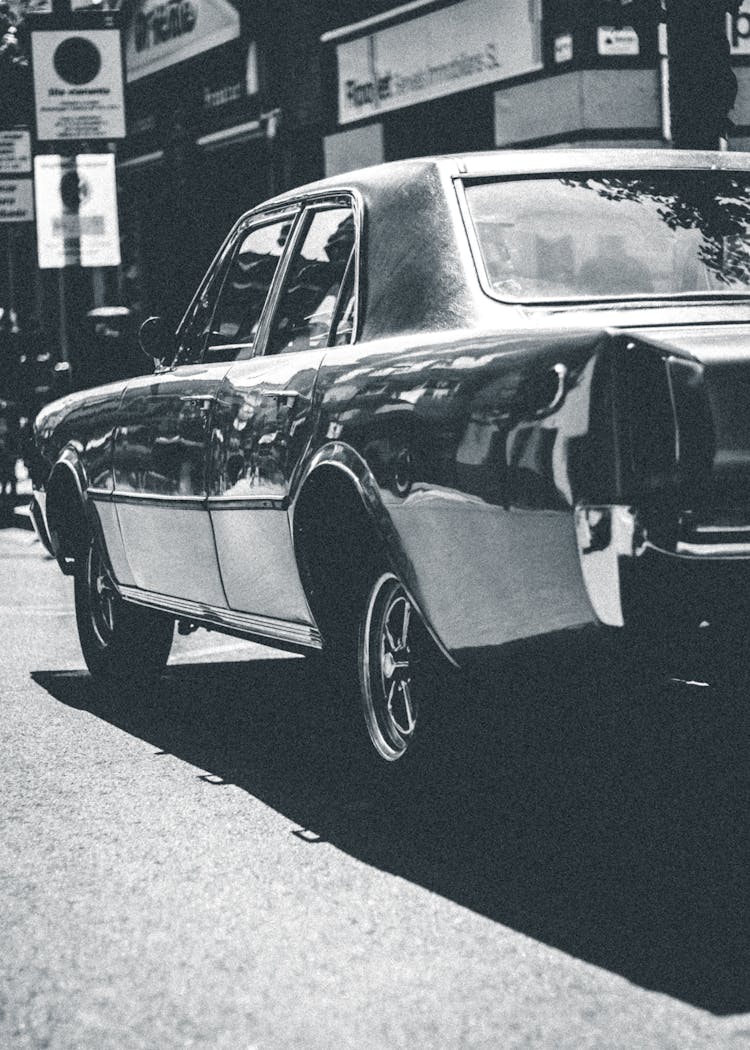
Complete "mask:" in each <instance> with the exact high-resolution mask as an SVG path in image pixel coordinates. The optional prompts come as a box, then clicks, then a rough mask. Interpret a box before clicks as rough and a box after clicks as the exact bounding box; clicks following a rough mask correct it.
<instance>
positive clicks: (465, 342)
mask: <svg viewBox="0 0 750 1050" xmlns="http://www.w3.org/2000/svg"><path fill="white" fill-rule="evenodd" d="M748 183H750V155H745V154H728V153H680V152H666V151H665V152H661V151H659V152H657V151H630V150H614V151H586V152H575V151H570V152H568V151H553V152H548V151H529V152H494V153H489V154H474V155H465V156H453V157H438V158H423V159H418V160H410V161H403V162H398V163H393V164H386V165H380V166H377V167H373V168H370V169H365V170H362V171H359V172H352V173H347V174H344V175H340V176H337V177H334V178H329V179H327V180H324V181H322V182H319V183H315V184H312V185H310V186H306V187H302V188H300V189H298V190H294V191H290V192H288V193H286V194H284V195H281V196H279V197H277V198H275V199H274V200H272V201H270V202H268V203H267V204H264V205H262V206H260V207H258V208H256V209H254V210H253V211H251V212H249V213H247V214H246V215H245V216H243V217H242V218H241V219H240V220H239V222H238V223H237V224H236V225H235V227H234V229H233V230H232V231H231V233H230V235H229V236H228V238H227V240H226V241H225V243H224V245H223V246H222V248H221V249H220V251H219V253H218V255H217V257H216V259H215V260H214V262H213V264H212V266H211V268H210V269H209V271H208V273H207V275H206V277H205V279H204V281H203V282H202V284H201V286H200V287H199V289H198V291H197V293H196V296H195V298H194V300H193V302H192V303H191V305H190V307H189V308H188V310H187V312H186V314H185V317H184V319H183V321H182V322H181V325H180V327H179V329H178V331H177V334H176V336H175V335H173V333H170V332H167V331H166V329H165V326H164V325H163V324H161V323H160V322H159V321H158V320H152V321H147V322H146V323H145V326H144V329H143V331H142V342H143V344H144V347H147V348H149V349H150V351H151V352H152V354H153V356H154V357H155V359H156V362H157V367H156V371H155V374H153V375H148V376H141V377H137V378H135V379H131V380H129V381H126V382H121V383H117V384H111V385H108V386H104V387H100V388H97V389H94V390H89V391H86V392H84V393H79V394H74V395H71V396H69V397H66V398H64V399H62V400H59V401H57V402H55V403H53V404H51V405H49V406H48V407H47V408H45V409H44V410H43V411H42V412H41V413H40V415H39V417H38V418H37V421H36V428H35V430H36V443H37V449H38V452H39V455H40V456H41V458H42V460H43V461H44V463H45V464H46V467H47V471H48V475H47V480H46V482H45V484H44V485H43V486H40V487H38V489H37V490H36V492H35V495H34V504H33V517H34V520H35V523H36V525H37V528H38V531H39V533H40V536H41V537H42V539H43V541H44V542H45V544H46V545H47V546H48V547H49V549H50V551H51V552H52V553H53V554H54V555H55V556H56V557H57V559H58V561H59V563H60V565H61V567H62V568H63V570H64V571H66V572H74V573H76V580H77V602H78V606H79V610H78V611H79V629H81V630H82V632H83V636H82V642H83V644H84V653H85V654H86V656H87V660H88V662H89V666H90V667H92V670H93V671H95V673H101V674H103V675H106V674H108V673H113V672H114V673H117V672H118V668H121V666H122V664H121V663H118V659H120V658H119V657H118V658H117V659H115V658H114V657H112V656H111V655H110V656H107V647H108V645H110V643H111V641H112V638H113V637H115V636H116V638H118V639H120V640H119V641H118V642H117V646H116V647H115V648H116V649H117V651H118V652H119V651H120V648H122V652H123V653H127V654H128V658H131V657H132V652H133V645H134V644H135V643H133V638H136V640H137V644H136V645H135V648H136V649H138V648H139V646H140V647H143V646H147V645H148V644H149V643H148V641H147V639H148V636H149V632H150V631H151V630H152V628H153V625H154V623H157V622H158V623H162V624H163V623H164V622H168V623H169V625H170V627H171V624H172V622H173V620H174V619H180V620H182V621H185V622H186V623H187V622H189V623H191V624H198V625H202V626H209V627H212V628H214V629H218V630H224V631H228V632H230V633H236V634H240V635H242V636H246V637H249V638H254V639H259V640H261V641H264V642H268V643H269V644H272V645H280V646H287V647H290V648H292V649H296V650H298V651H302V652H306V651H314V650H318V649H323V650H324V651H330V652H331V653H332V654H333V655H334V656H335V657H336V660H337V661H338V662H339V663H340V664H341V665H342V666H343V667H344V668H346V671H345V677H346V675H348V676H349V679H350V681H351V683H352V687H353V692H354V693H355V694H357V695H358V696H359V701H360V704H361V705H362V708H363V710H364V715H365V717H364V724H365V727H366V729H367V738H368V739H369V741H370V742H371V743H372V744H373V745H374V750H375V752H377V754H378V755H379V756H380V757H381V758H385V759H389V760H393V759H396V758H399V757H401V756H402V755H403V754H405V753H406V752H407V751H408V750H409V747H410V744H411V742H412V740H413V738H414V734H415V727H416V723H417V707H418V699H419V697H418V694H419V692H420V688H419V687H418V684H417V677H418V676H417V673H416V670H415V668H416V667H417V666H418V665H419V666H420V667H421V666H423V662H422V663H419V661H417V658H416V656H415V653H416V651H417V650H418V649H419V651H420V652H425V651H427V650H431V651H433V652H439V653H441V654H442V656H443V657H444V658H446V659H447V660H449V661H450V662H452V663H454V664H456V665H459V666H460V665H462V664H463V663H465V662H466V661H467V660H468V659H470V658H472V657H474V656H477V655H478V656H480V658H481V656H482V654H483V653H486V652H488V651H490V650H494V649H496V648H497V647H500V646H503V645H505V644H506V643H509V642H513V641H516V640H519V639H523V638H529V637H534V636H541V635H546V634H551V633H553V632H557V631H561V630H566V629H571V628H578V627H580V626H583V625H588V624H594V623H599V624H604V625H607V626H610V627H614V628H627V627H629V626H632V627H634V628H635V627H640V628H644V627H645V628H646V630H644V631H643V635H644V637H648V634H649V631H651V632H652V636H653V631H658V630H660V629H661V627H662V626H663V625H664V624H665V623H666V622H669V623H673V624H678V625H679V630H680V631H691V630H693V629H697V627H698V626H699V625H700V624H705V623H706V622H713V621H714V620H715V621H716V622H719V621H721V620H722V619H726V620H727V621H731V620H732V618H733V617H736V616H738V615H740V612H739V610H740V608H741V606H742V602H743V601H744V598H745V595H746V594H747V593H748V586H747V584H748V579H747V577H748V571H749V570H750V496H749V495H748V492H749V491H750V490H749V486H748V482H750V414H749V413H748V410H747V406H748V403H749V402H748V398H747V395H748V394H750V312H749V308H750V271H748V268H747V266H746V262H747V261H748V260H750V253H749V251H748V247H747V242H748V239H749V238H750V235H746V234H747V229H748V225H747V224H748V221H750V192H748ZM92 552H93V553H92ZM86 566H88V568H86ZM79 592H80V593H79ZM97 596H99V599H101V600H100V608H98V610H97V607H96V606H97V600H98V598H97ZM102 602H103V605H102V604H101V603H102ZM123 609H124V610H125V611H126V612H127V615H128V617H130V619H128V618H127V617H126V621H127V626H126V627H125V628H122V629H121V628H119V627H118V622H117V617H118V616H120V615H122V610H123ZM118 610H119V612H118ZM137 610H141V612H142V614H143V615H142V617H141V619H140V620H139V619H138V614H137ZM92 617H93V620H92ZM97 617H98V621H97ZM144 617H145V619H143V618H144ZM148 617H151V619H148ZM87 619H88V621H90V622H89V626H88V627H87V624H86V622H87ZM82 621H83V625H82ZM91 622H93V624H94V630H93V634H92V633H91ZM97 622H98V627H97ZM113 623H114V627H112V624H113ZM165 630H166V629H165ZM87 631H88V635H87ZM112 631H114V635H113V634H112ZM86 638H88V642H87V641H86ZM92 639H93V641H92ZM92 646H93V649H92ZM165 647H167V642H166V641H165V640H164V641H163V644H162V646H161V648H165ZM110 648H111V645H110ZM164 659H166V657H165V656H164ZM162 662H163V660H162V655H159V657H158V659H157V658H155V660H154V667H158V665H159V664H160V663H162ZM423 692H424V691H423ZM423 698H425V697H424V695H423ZM423 707H424V705H423ZM368 746H369V745H368Z"/></svg>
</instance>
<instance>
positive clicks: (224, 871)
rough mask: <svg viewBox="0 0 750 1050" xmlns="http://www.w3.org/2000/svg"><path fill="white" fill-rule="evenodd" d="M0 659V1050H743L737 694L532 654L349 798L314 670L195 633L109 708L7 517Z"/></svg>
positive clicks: (62, 593)
mask: <svg viewBox="0 0 750 1050" xmlns="http://www.w3.org/2000/svg"><path fill="white" fill-rule="evenodd" d="M0 646H1V648H0V703H1V704H2V734H1V740H2V744H1V753H0V758H1V761H2V766H1V768H2V776H3V800H2V810H1V811H0V879H1V880H2V897H1V898H0V900H1V901H2V913H1V914H2V919H1V920H0V921H1V924H2V925H1V927H0V929H1V932H2V939H1V941H0V943H2V948H3V950H2V953H1V954H0V1046H1V1047H3V1048H7V1050H26V1048H42V1047H44V1048H49V1050H73V1048H75V1050H136V1048H137V1050H141V1048H143V1050H152V1048H158V1050H172V1048H175V1050H177V1048H185V1047H198V1048H203V1047H205V1048H207V1050H209V1048H210V1050H291V1048H300V1050H303V1048H304V1050H331V1048H336V1050H348V1048H351V1050H368V1048H372V1050H397V1048H404V1050H427V1048H434V1050H447V1048H454V1047H455V1048H457V1050H472V1048H487V1050H490V1048H492V1050H497V1048H502V1050H510V1048H516V1047H518V1048H520V1047H524V1048H526V1047H545V1048H547V1047H548V1048H550V1050H564V1048H571V1050H573V1048H575V1050H581V1048H589V1047H591V1048H593V1047H596V1048H606V1050H617V1048H623V1050H633V1048H641V1047H660V1048H662V1047H663V1048H674V1050H689V1048H694V1047H696V1048H697V1047H701V1048H706V1050H717V1048H732V1050H740V1048H746V1047H748V1046H750V950H749V945H750V938H749V937H748V931H749V928H750V924H749V923H748V918H749V916H750V892H748V890H749V886H748V870H749V867H748V842H749V841H750V839H749V837H748V812H750V806H748V802H749V801H750V792H749V791H748V770H749V769H750V763H748V710H747V707H746V706H745V705H744V704H743V703H742V702H741V699H738V698H737V697H735V696H729V695H724V694H723V693H722V692H721V691H720V690H717V689H714V688H712V687H711V686H705V685H688V684H685V683H680V682H675V681H672V682H665V683H663V684H660V685H659V686H658V687H657V686H654V685H653V683H649V682H648V680H646V681H645V683H642V684H640V685H632V684H631V685H629V684H627V682H626V681H625V680H624V679H623V678H622V676H621V675H620V676H619V677H618V675H617V674H615V672H614V671H613V669H612V667H611V666H609V665H608V663H607V661H606V659H603V658H602V657H601V654H598V651H597V652H596V653H595V652H594V650H593V649H592V642H591V639H585V638H581V639H576V638H574V639H572V640H567V641H563V642H559V641H557V642H549V643H545V644H540V645H536V646H531V647H526V648H525V649H523V648H522V649H520V650H518V651H517V652H515V653H513V654H509V655H507V656H506V658H505V659H504V661H503V662H501V663H499V664H498V665H497V667H495V668H494V669H492V670H488V671H487V673H486V675H485V678H484V680H483V681H482V682H472V683H470V684H469V685H467V686H465V687H463V688H461V689H458V688H456V689H454V690H452V691H451V697H450V705H449V709H448V718H447V719H446V721H447V723H448V724H449V725H451V726H452V728H453V731H452V733H451V734H450V735H449V736H448V737H447V739H446V740H445V743H444V750H443V752H442V757H441V758H440V760H434V761H433V763H432V764H431V766H430V768H429V769H427V770H426V771H423V772H420V773H418V774H417V773H415V774H413V775H412V776H410V777H409V776H407V777H406V778H402V779H401V781H400V782H399V784H398V785H397V786H396V787H388V786H385V787H383V786H380V785H378V784H373V783H372V782H368V781H367V780H366V779H364V778H363V779H362V780H361V782H360V781H358V778H357V770H356V766H355V767H352V766H351V764H350V763H347V762H345V761H344V758H345V756H342V755H340V754H339V749H338V748H337V747H336V745H335V743H333V742H331V741H328V746H326V742H327V738H326V732H327V731H324V729H323V728H322V725H323V723H321V720H320V719H319V718H318V712H319V710H320V705H321V704H322V703H325V700H326V698H327V696H328V692H327V686H326V684H325V680H324V678H323V677H322V676H321V674H320V672H319V670H318V669H317V667H316V665H315V663H314V662H309V661H307V660H303V659H300V658H295V657H288V656H285V655H284V654H281V653H277V652H275V651H273V650H270V649H265V648H262V647H259V646H254V645H250V644H248V643H244V642H241V641H237V640H235V639H231V638H227V637H222V636H220V635H215V634H208V633H206V632H203V631H199V632H198V633H196V634H195V635H191V636H190V637H189V638H179V639H178V640H177V642H176V645H175V650H174V653H173V656H172V658H171V661H170V666H169V668H168V672H167V674H166V676H165V679H164V682H163V686H162V688H161V689H160V690H159V692H158V695H141V696H139V697H138V698H137V699H136V700H133V699H127V698H126V696H125V695H123V696H120V695H117V694H115V693H113V694H110V695H102V694H100V693H99V692H97V690H96V689H95V688H94V687H93V686H92V683H91V681H90V679H89V677H88V675H87V673H86V672H85V670H84V668H83V663H82V659H81V656H80V652H79V650H78V646H77V640H76V634H75V626H74V619H73V615H72V583H71V581H70V580H69V579H66V578H64V577H62V576H61V575H60V573H59V572H58V570H57V568H56V566H55V565H54V563H53V562H51V561H50V560H49V559H47V558H45V557H44V556H43V554H42V551H41V548H40V546H39V544H38V543H36V542H35V540H34V539H33V537H32V535H31V533H29V532H25V531H23V530H21V529H17V528H9V529H6V530H4V531H1V532H0ZM329 731H330V730H328V732H329ZM342 767H343V768H342Z"/></svg>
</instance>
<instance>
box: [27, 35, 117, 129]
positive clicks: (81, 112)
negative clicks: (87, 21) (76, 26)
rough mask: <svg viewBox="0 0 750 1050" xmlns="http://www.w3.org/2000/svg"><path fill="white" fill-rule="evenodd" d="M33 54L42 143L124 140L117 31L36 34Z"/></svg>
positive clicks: (33, 37) (37, 109) (37, 111)
mask: <svg viewBox="0 0 750 1050" xmlns="http://www.w3.org/2000/svg"><path fill="white" fill-rule="evenodd" d="M31 55H32V60H33V64H34V101H35V110H36V124H37V138H38V139H40V140H41V141H42V142H53V141H60V140H69V139H121V138H124V137H125V105H124V92H123V86H122V54H121V51H120V31H119V30H118V29H92V30H75V31H72V30H65V31H62V30H60V31H58V30H49V29H45V30H37V31H35V32H33V33H32V34H31Z"/></svg>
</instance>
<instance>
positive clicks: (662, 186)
mask: <svg viewBox="0 0 750 1050" xmlns="http://www.w3.org/2000/svg"><path fill="white" fill-rule="evenodd" d="M560 181H561V182H562V184H563V185H565V186H570V187H572V188H578V189H588V190H593V191H594V192H595V193H596V194H597V195H598V196H599V197H601V198H602V199H604V200H607V201H611V202H613V203H618V202H621V201H630V202H633V203H637V204H641V205H644V206H652V207H653V208H655V211H656V214H657V215H658V216H659V218H660V220H661V221H662V222H663V223H664V224H665V225H666V226H667V227H668V228H669V229H670V230H672V231H673V232H675V231H677V230H697V231H700V234H701V241H700V242H699V244H698V246H697V255H696V257H697V259H698V261H699V262H700V263H701V264H702V265H703V266H704V267H706V269H707V270H709V271H710V272H711V274H712V275H713V278H714V279H715V280H716V281H717V282H719V283H720V284H723V285H726V286H729V287H733V288H734V287H736V286H738V285H740V286H750V244H749V243H748V242H749V236H750V234H749V231H750V199H749V198H748V187H747V184H746V180H745V179H744V178H740V177H738V176H736V175H729V174H725V173H722V172H691V173H688V174H685V173H677V172H674V173H673V172H669V173H666V174H661V175H658V176H657V175H640V174H639V175H598V176H590V175H588V176H583V177H580V178H578V177H575V178H564V179H561V180H560Z"/></svg>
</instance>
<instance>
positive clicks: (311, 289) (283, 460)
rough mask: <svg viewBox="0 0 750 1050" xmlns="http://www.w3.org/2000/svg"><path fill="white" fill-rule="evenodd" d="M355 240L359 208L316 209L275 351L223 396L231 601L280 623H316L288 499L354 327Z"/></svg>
mask: <svg viewBox="0 0 750 1050" xmlns="http://www.w3.org/2000/svg"><path fill="white" fill-rule="evenodd" d="M354 239H355V231H354V218H353V213H352V209H351V206H350V205H348V204H347V205H342V204H341V203H338V204H333V205H328V206H326V205H319V206H316V207H314V208H309V209H308V210H307V212H306V213H305V214H304V216H303V217H302V220H301V222H300V225H299V228H298V231H297V234H296V237H295V244H294V245H293V247H292V254H291V258H290V262H289V265H288V267H287V269H286V273H285V274H284V276H283V284H282V287H281V289H280V293H279V296H278V305H277V306H276V308H275V310H274V312H273V316H272V317H271V319H270V321H269V322H268V327H267V331H266V332H265V333H262V334H261V339H262V340H264V345H265V348H266V353H265V355H264V356H259V357H254V358H252V359H251V360H238V361H237V362H236V363H235V364H234V365H232V367H231V368H230V369H229V371H228V372H227V374H226V376H225V378H224V381H223V382H222V384H221V387H220V390H219V394H218V398H217V404H216V411H215V415H214V431H213V442H212V456H211V464H210V471H209V474H210V477H209V500H208V502H209V509H210V513H211V520H212V523H213V528H214V534H215V538H216V549H217V552H218V557H219V565H220V569H221V574H222V578H223V580H224V587H225V590H226V596H227V600H228V603H229V607H230V608H232V609H236V610H239V611H243V612H248V613H252V614H254V615H257V616H261V617H265V618H267V619H268V620H270V621H278V620H282V621H287V622H292V623H296V624H300V625H311V624H312V616H311V614H310V610H309V608H308V606H307V602H306V599H305V595H304V592H303V589H302V585H301V582H300V580H299V575H298V572H297V566H296V560H295V557H294V549H293V544H292V534H291V528H290V522H289V517H288V499H289V492H290V482H291V479H292V476H293V474H294V471H295V468H296V467H297V465H298V463H299V461H300V459H301V457H302V456H303V454H304V451H305V449H306V447H307V445H308V442H309V440H310V436H311V434H312V431H313V425H314V420H313V413H314V390H315V384H316V380H317V374H318V368H319V366H320V362H321V360H322V359H323V356H324V354H325V352H326V347H327V346H328V345H329V343H331V342H334V341H335V340H336V335H335V333H336V331H337V330H338V327H342V330H343V326H344V323H345V322H344V321H342V322H341V324H340V325H337V324H336V320H337V319H338V318H340V317H343V314H344V312H345V307H346V305H347V304H348V301H349V292H348V290H347V289H348V287H349V284H348V283H347V281H345V275H346V274H347V273H350V272H351V269H352V266H353V262H352V260H353V253H354ZM347 266H348V267H349V269H348V270H347ZM344 300H346V302H345V301H344ZM347 338H348V334H347Z"/></svg>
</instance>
